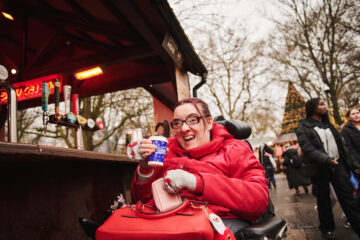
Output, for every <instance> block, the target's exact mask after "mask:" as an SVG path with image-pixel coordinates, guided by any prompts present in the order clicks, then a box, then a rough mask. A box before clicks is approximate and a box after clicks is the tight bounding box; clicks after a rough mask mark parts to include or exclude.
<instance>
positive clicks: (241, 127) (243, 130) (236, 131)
mask: <svg viewBox="0 0 360 240" xmlns="http://www.w3.org/2000/svg"><path fill="white" fill-rule="evenodd" d="M215 122H216V123H218V124H221V125H223V126H225V127H226V129H227V130H228V132H229V133H230V134H231V135H233V136H234V138H236V139H240V140H241V139H246V138H248V137H249V136H250V135H251V127H250V125H249V124H247V123H246V122H243V121H241V120H234V119H233V120H220V121H215Z"/></svg>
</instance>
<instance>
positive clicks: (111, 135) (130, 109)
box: [18, 88, 153, 152]
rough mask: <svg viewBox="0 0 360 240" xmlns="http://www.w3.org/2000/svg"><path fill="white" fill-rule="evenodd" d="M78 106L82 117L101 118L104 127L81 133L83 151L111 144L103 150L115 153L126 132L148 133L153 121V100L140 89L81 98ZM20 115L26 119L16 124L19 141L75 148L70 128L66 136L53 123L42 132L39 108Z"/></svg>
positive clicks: (63, 131)
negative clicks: (53, 142)
mask: <svg viewBox="0 0 360 240" xmlns="http://www.w3.org/2000/svg"><path fill="white" fill-rule="evenodd" d="M80 106H81V108H80V114H81V115H83V116H84V117H86V118H91V119H94V120H96V119H100V120H102V121H103V122H104V125H105V128H104V129H103V130H101V131H83V140H84V148H85V150H89V151H92V150H96V151H99V150H100V149H101V148H104V146H105V145H111V146H110V147H108V148H106V151H108V152H118V151H119V150H120V149H119V141H120V140H121V139H122V138H123V137H124V132H125V130H127V129H132V128H136V127H141V128H143V129H144V133H147V132H149V131H150V128H151V123H152V122H153V121H152V119H153V105H152V98H151V95H150V94H149V93H148V92H146V91H145V90H144V89H142V88H137V89H130V90H126V91H120V92H115V93H108V94H104V95H98V96H92V97H87V98H83V99H81V100H80ZM49 111H50V112H53V110H52V106H49ZM29 114H31V115H29ZM22 115H24V117H23V118H22V119H24V120H28V121H18V122H19V124H20V125H19V126H18V129H19V130H18V136H20V138H21V141H22V142H25V141H31V142H32V143H34V144H38V143H44V142H48V141H49V140H50V139H57V140H62V142H63V145H65V146H67V147H74V141H73V139H74V138H73V137H74V136H73V135H74V131H73V129H72V130H71V131H70V134H69V135H67V134H66V131H65V128H64V127H58V128H57V129H55V125H54V124H49V125H48V130H47V133H46V134H45V133H44V131H43V126H42V121H41V116H42V112H41V108H39V107H38V108H34V109H28V110H26V112H24V114H22ZM22 115H20V116H22ZM30 120H31V121H30Z"/></svg>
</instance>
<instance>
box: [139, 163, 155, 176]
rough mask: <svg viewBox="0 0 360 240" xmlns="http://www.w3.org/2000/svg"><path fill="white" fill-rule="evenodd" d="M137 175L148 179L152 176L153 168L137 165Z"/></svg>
mask: <svg viewBox="0 0 360 240" xmlns="http://www.w3.org/2000/svg"><path fill="white" fill-rule="evenodd" d="M137 174H138V175H139V176H140V177H142V178H150V177H151V176H152V175H153V174H154V168H153V167H150V166H148V167H142V166H141V165H139V167H138V169H137Z"/></svg>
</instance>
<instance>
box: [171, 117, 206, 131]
mask: <svg viewBox="0 0 360 240" xmlns="http://www.w3.org/2000/svg"><path fill="white" fill-rule="evenodd" d="M205 117H206V116H205ZM201 118H202V116H200V117H199V116H189V117H187V118H186V119H185V120H180V119H176V120H174V121H172V122H171V123H170V125H171V127H172V128H173V129H180V128H181V127H182V126H183V124H184V123H186V124H187V125H188V126H193V125H195V124H198V123H199V122H200V119H201Z"/></svg>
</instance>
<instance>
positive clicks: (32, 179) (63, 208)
mask: <svg viewBox="0 0 360 240" xmlns="http://www.w3.org/2000/svg"><path fill="white" fill-rule="evenodd" d="M136 166H137V163H136V162H132V161H130V159H129V158H127V156H121V155H115V154H107V153H95V152H89V151H81V150H76V149H68V148H63V147H50V146H43V145H33V144H16V143H7V142H0V239H59V240H60V239H61V240H62V239H84V240H85V239H87V238H86V236H85V233H84V232H83V230H82V228H81V227H80V224H79V223H78V218H79V217H85V218H89V219H92V220H94V221H97V222H100V221H102V220H103V219H104V217H105V215H106V210H108V209H109V208H110V205H112V204H113V202H114V201H115V200H116V197H117V195H119V194H120V193H121V194H123V195H124V197H126V198H127V201H128V202H129V201H131V197H130V184H131V181H132V178H133V174H134V171H135V168H136Z"/></svg>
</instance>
